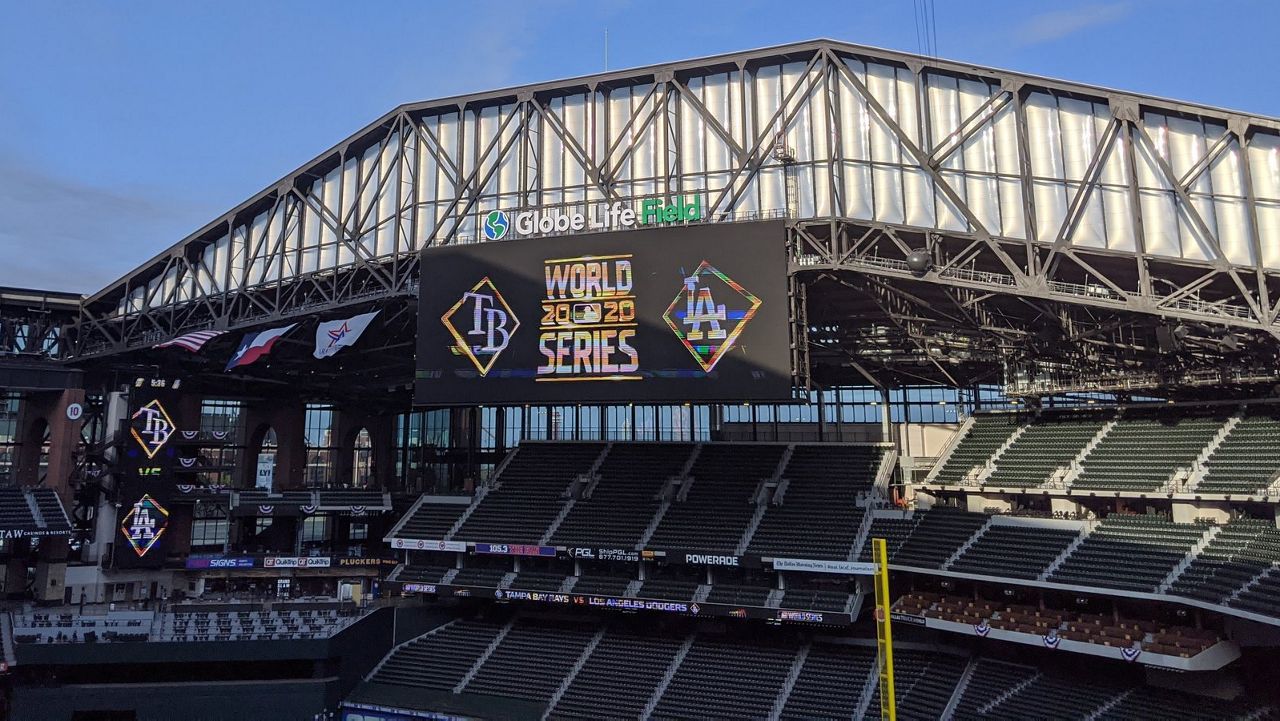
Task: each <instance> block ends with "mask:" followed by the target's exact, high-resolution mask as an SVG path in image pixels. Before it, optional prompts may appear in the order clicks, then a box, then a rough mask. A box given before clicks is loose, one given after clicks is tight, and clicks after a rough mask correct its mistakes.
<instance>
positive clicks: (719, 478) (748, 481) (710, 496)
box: [646, 443, 786, 554]
mask: <svg viewBox="0 0 1280 721" xmlns="http://www.w3.org/2000/svg"><path fill="white" fill-rule="evenodd" d="M785 451H786V446H784V445H779V444H747V443H742V444H738V443H709V444H706V445H704V446H703V447H702V450H701V451H700V452H699V453H698V458H697V460H696V461H694V464H693V468H692V469H691V470H690V475H691V476H692V477H693V486H692V487H691V488H690V490H689V492H688V495H687V496H686V498H685V500H683V501H674V502H672V504H671V507H670V508H668V509H667V512H666V515H664V516H663V517H662V521H661V522H660V523H659V524H658V527H657V529H656V530H655V531H654V533H653V537H652V538H651V539H649V542H648V543H647V544H646V545H647V546H648V547H649V548H654V549H678V550H688V549H693V550H698V551H703V552H706V553H725V554H733V553H735V552H736V551H737V547H738V542H739V541H740V540H741V538H742V535H743V533H745V532H746V530H747V525H748V524H749V523H750V522H751V517H752V515H754V513H755V510H756V506H755V504H754V503H753V502H752V501H753V500H754V499H753V497H752V496H753V494H754V493H755V491H756V489H757V488H758V487H759V485H760V481H762V480H764V479H767V478H770V477H772V476H773V474H774V471H775V470H776V469H777V466H778V462H779V461H780V460H782V454H783V453H784V452H785Z"/></svg>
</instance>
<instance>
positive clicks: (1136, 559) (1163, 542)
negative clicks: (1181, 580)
mask: <svg viewBox="0 0 1280 721" xmlns="http://www.w3.org/2000/svg"><path fill="white" fill-rule="evenodd" d="M1205 530H1206V529H1205V528H1204V527H1202V526H1194V525H1190V524H1174V523H1170V522H1169V521H1167V520H1164V519H1163V518H1159V517H1156V516H1122V515H1112V516H1109V517H1108V518H1107V519H1106V520H1104V521H1102V523H1100V524H1098V527H1097V528H1095V529H1094V530H1093V532H1092V533H1091V534H1089V536H1088V537H1087V538H1085V539H1084V541H1083V542H1082V543H1081V544H1080V545H1079V546H1077V547H1076V549H1075V550H1074V551H1072V552H1071V555H1069V556H1067V558H1066V559H1065V560H1064V561H1063V562H1062V565H1060V566H1058V568H1057V570H1055V571H1054V572H1053V574H1051V575H1050V576H1049V579H1048V580H1050V581H1053V582H1054V583H1071V584H1077V585H1086V586H1087V585H1097V586H1105V587H1108V588H1120V589H1125V590H1130V591H1145V592H1148V593H1151V592H1154V591H1155V590H1156V589H1157V588H1158V587H1159V586H1160V584H1161V582H1162V581H1164V579H1165V577H1166V576H1168V575H1169V573H1170V572H1171V571H1172V570H1173V569H1174V567H1175V566H1177V565H1178V564H1179V563H1181V562H1182V560H1183V559H1184V558H1185V557H1186V555H1187V553H1188V552H1189V551H1190V550H1191V548H1192V547H1193V546H1194V545H1195V544H1196V543H1197V542H1198V541H1200V539H1201V538H1202V537H1203V536H1204V534H1205Z"/></svg>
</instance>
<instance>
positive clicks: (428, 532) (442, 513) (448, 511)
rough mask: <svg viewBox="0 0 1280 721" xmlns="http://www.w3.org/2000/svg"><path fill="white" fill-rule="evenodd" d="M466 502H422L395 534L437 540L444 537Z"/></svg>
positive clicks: (402, 536) (461, 512) (401, 536)
mask: <svg viewBox="0 0 1280 721" xmlns="http://www.w3.org/2000/svg"><path fill="white" fill-rule="evenodd" d="M467 505H468V504H466V503H423V504H422V505H421V506H418V508H417V509H416V510H415V511H414V512H413V515H412V516H410V517H409V518H408V520H406V521H405V522H404V525H403V526H401V527H400V529H399V531H398V532H397V533H396V535H397V536H398V537H400V538H420V539H423V540H430V541H438V540H440V539H442V538H444V537H445V534H447V533H448V532H449V529H450V528H453V524H455V523H457V522H458V519H459V518H460V517H461V516H462V514H463V512H464V511H466V510H467Z"/></svg>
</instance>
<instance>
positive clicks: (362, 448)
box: [351, 428, 373, 488]
mask: <svg viewBox="0 0 1280 721" xmlns="http://www.w3.org/2000/svg"><path fill="white" fill-rule="evenodd" d="M351 454H352V458H351V486H352V487H353V488H368V487H369V486H370V485H371V484H372V483H373V439H372V438H370V437H369V431H368V429H365V428H361V429H360V432H359V433H357V434H356V440H355V443H354V444H353V447H352V450H351Z"/></svg>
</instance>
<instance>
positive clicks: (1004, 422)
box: [931, 413, 1025, 485]
mask: <svg viewBox="0 0 1280 721" xmlns="http://www.w3.org/2000/svg"><path fill="white" fill-rule="evenodd" d="M1023 420H1025V419H1024V418H1023V417H1022V416H1020V415H1011V414H1008V413H998V414H978V415H975V416H974V417H973V426H971V427H970V428H969V431H968V432H967V433H965V434H964V436H962V437H961V438H960V439H958V440H957V441H956V444H955V447H954V448H953V449H952V451H951V454H950V455H949V456H947V459H946V461H945V462H944V463H943V464H942V467H941V468H939V469H938V472H937V474H936V475H935V476H934V477H933V479H932V481H931V482H932V483H938V484H948V485H958V484H962V483H964V482H965V481H966V479H967V477H968V476H969V475H970V473H971V472H972V471H973V470H974V469H975V468H981V467H983V466H985V465H986V463H987V461H989V460H990V459H991V456H992V455H994V454H995V452H996V450H998V449H999V448H1000V446H1002V445H1004V442H1005V441H1007V440H1009V436H1011V435H1013V432H1014V431H1016V430H1017V429H1018V427H1019V426H1020V425H1022V422H1023Z"/></svg>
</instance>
